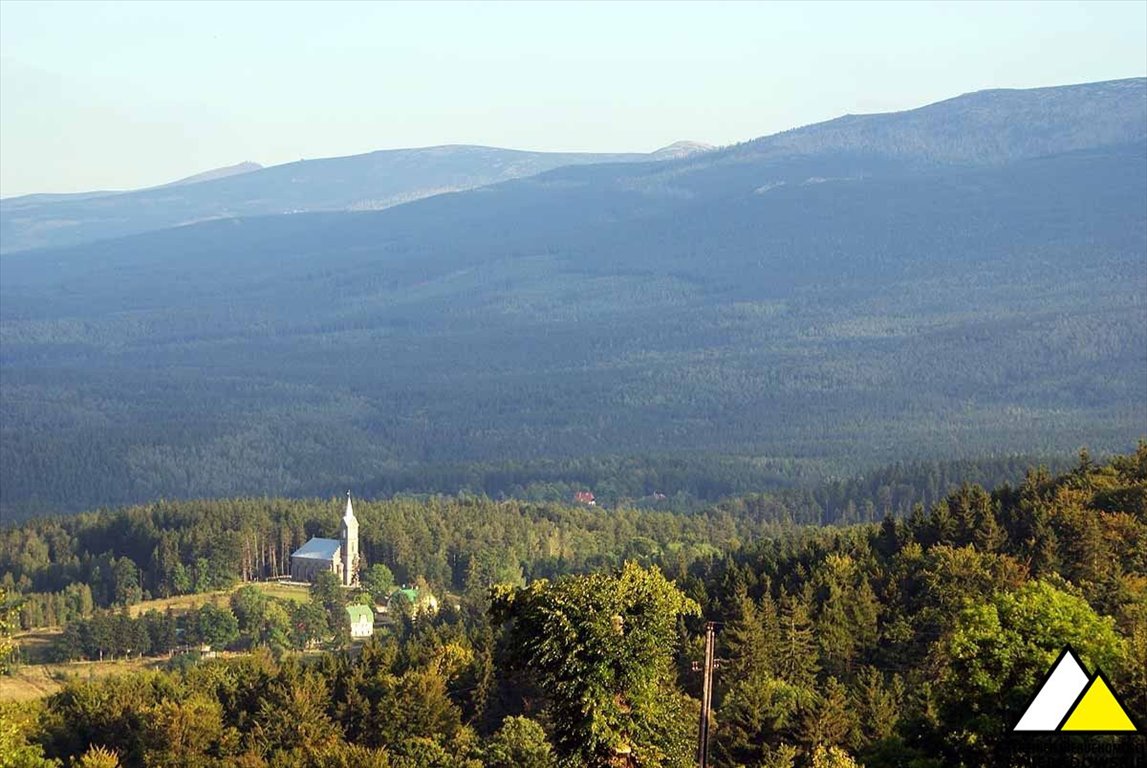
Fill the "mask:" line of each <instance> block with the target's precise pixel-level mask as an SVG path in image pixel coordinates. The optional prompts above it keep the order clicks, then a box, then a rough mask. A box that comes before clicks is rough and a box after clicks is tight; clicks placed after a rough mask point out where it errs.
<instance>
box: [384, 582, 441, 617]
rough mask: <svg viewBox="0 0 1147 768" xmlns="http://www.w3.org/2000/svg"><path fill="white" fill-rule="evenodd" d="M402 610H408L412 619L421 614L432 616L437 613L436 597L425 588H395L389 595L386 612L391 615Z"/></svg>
mask: <svg viewBox="0 0 1147 768" xmlns="http://www.w3.org/2000/svg"><path fill="white" fill-rule="evenodd" d="M403 611H409V612H410V618H412V619H416V618H418V617H419V616H420V615H423V614H425V615H427V616H433V615H434V614H436V613H438V598H436V597H435V596H434V595H432V594H431V593H430V591H429V590H425V589H417V588H415V587H402V588H401V589H396V590H394V592H393V593H392V594H391V595H390V601H389V603H388V605H387V613H389V614H390V615H392V616H393V615H395V614H399V613H402V612H403Z"/></svg>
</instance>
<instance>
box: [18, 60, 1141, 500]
mask: <svg viewBox="0 0 1147 768" xmlns="http://www.w3.org/2000/svg"><path fill="white" fill-rule="evenodd" d="M1136 83H1137V85H1136V86H1135V87H1134V88H1128V89H1126V90H1125V96H1124V97H1123V99H1122V100H1119V101H1118V109H1117V110H1115V111H1120V110H1122V112H1123V113H1126V115H1129V116H1130V117H1127V118H1126V119H1124V121H1123V123H1120V124H1125V125H1126V126H1127V128H1126V130H1125V131H1123V132H1122V133H1120V132H1118V131H1114V130H1107V129H1104V130H1100V131H1095V132H1093V133H1090V134H1089V131H1090V130H1091V128H1090V127H1089V126H1094V125H1096V124H1097V122H1102V121H1096V120H1094V119H1092V118H1091V117H1090V116H1089V113H1088V111H1087V109H1086V108H1085V107H1083V106H1080V105H1081V104H1086V103H1087V99H1088V98H1092V100H1093V103H1104V101H1105V99H1106V96H1103V95H1102V92H1106V91H1107V90H1109V89H1110V84H1099V85H1097V86H1095V89H1096V94H1093V96H1092V97H1087V95H1086V93H1082V94H1081V92H1080V91H1079V88H1080V87H1077V86H1073V87H1072V88H1071V89H1066V91H1067V92H1066V93H1065V94H1064V99H1065V104H1066V106H1065V105H1060V106H1059V107H1055V108H1054V109H1053V108H1050V107H1047V108H1041V111H1040V113H1041V114H1046V115H1051V117H1048V118H1046V119H1044V120H1043V122H1041V121H1040V120H1035V119H1033V121H1032V122H1031V123H1030V124H1028V129H1029V132H1030V133H1031V134H1032V135H1031V136H1027V135H1026V134H1025V133H1024V131H1022V130H1020V129H1019V128H1018V127H1014V128H1013V129H1012V130H1013V132H1014V136H1013V137H1012V138H1011V139H1009V140H1008V142H1005V143H1004V144H1003V145H1001V141H1000V139H999V137H997V136H994V135H990V134H989V133H985V130H986V129H984V128H983V127H978V126H983V125H985V123H983V121H982V120H980V122H977V123H975V124H974V125H973V127H972V128H967V127H965V129H963V130H966V131H967V133H966V134H965V135H963V136H962V137H961V136H960V135H956V134H954V133H952V132H951V131H947V132H945V131H939V129H937V131H938V137H937V139H936V143H935V146H931V145H928V144H927V143H926V142H924V141H923V140H920V141H918V142H916V145H915V147H916V148H915V149H914V150H913V152H912V153H907V152H905V151H900V150H897V149H896V147H899V146H901V144H902V143H903V141H902V138H901V137H903V136H905V135H909V134H911V131H909V130H908V129H906V128H903V127H899V126H897V124H896V119H895V116H887V117H886V118H883V121H884V128H882V133H881V135H884V136H893V137H895V138H894V139H890V140H888V141H883V142H879V141H874V140H870V139H867V138H866V139H864V140H861V139H856V140H848V141H845V140H844V139H841V140H839V141H835V142H833V143H831V144H830V145H829V146H828V147H827V148H826V149H824V150H822V151H814V150H810V149H808V148H807V146H805V147H802V148H801V149H800V151H796V152H793V153H791V154H787V155H786V154H782V153H780V151H779V150H776V149H768V150H767V151H763V150H762V146H763V145H766V144H768V141H767V140H762V141H761V142H754V143H750V144H747V145H741V146H739V147H733V148H729V149H726V150H721V151H717V152H712V153H708V154H705V155H701V156H696V157H692V158H684V159H681V160H671V161H665V162H660V163H632V164H610V165H594V166H585V167H572V168H571V167H566V168H561V169H557V170H553V171H550V172H547V173H543V174H540V175H536V176H532V177H529V178H524V179H518V180H514V181H510V182H506V183H503V184H498V185H494V186H489V187H484V188H482V189H479V190H474V191H470V192H464V193H457V194H446V195H440V196H437V197H433V198H430V199H427V200H422V201H419V202H415V203H411V204H408V205H402V206H398V207H394V208H391V209H388V210H385V211H378V212H364V213H323V214H306V215H300V216H291V217H267V218H255V219H236V220H229V221H216V222H208V223H205V224H201V225H196V226H191V227H183V228H179V229H176V230H170V231H166V232H156V233H148V234H144V235H138V236H135V237H131V238H126V239H122V240H117V241H109V242H102V243H96V244H91V245H88V246H84V247H79V248H73V249H60V250H54V251H35V252H25V253H17V254H9V255H7V256H5V258H4V259H3V260H0V268H2V269H3V281H2V283H0V331H2V333H3V337H2V338H3V346H2V348H0V349H2V358H0V366H2V371H3V374H4V376H3V392H4V398H3V402H2V404H0V416H2V417H3V418H2V419H0V430H2V432H0V435H2V437H3V440H2V441H0V449H2V451H3V455H2V456H0V459H2V461H0V505H4V506H7V507H9V508H13V509H15V508H21V509H26V508H30V507H35V506H36V505H41V506H42V505H53V504H59V505H67V506H75V507H82V506H89V505H91V504H94V503H97V502H118V501H127V500H134V499H146V498H150V497H153V496H157V495H165V496H201V495H228V494H236V493H264V492H266V493H301V492H307V491H312V490H322V489H325V488H328V487H331V486H339V487H342V486H344V485H346V484H347V483H359V482H364V481H367V480H369V479H371V478H374V477H377V476H379V475H382V474H385V473H387V472H391V471H395V470H397V469H399V468H406V467H417V466H428V465H434V464H441V463H447V462H471V461H484V462H501V461H507V460H528V459H535V458H563V457H577V456H591V455H604V454H612V455H619V454H674V455H683V456H688V455H711V454H737V455H744V456H752V457H757V458H759V459H761V460H765V459H769V460H772V459H777V460H786V461H795V462H803V463H804V465H806V466H810V467H814V468H817V469H819V470H820V471H840V470H841V469H847V470H854V471H855V470H856V469H859V468H863V467H864V466H867V465H870V464H873V463H885V462H890V461H895V460H898V459H903V458H907V457H908V456H911V457H913V458H955V457H961V456H970V455H978V454H983V453H998V452H1005V453H1006V452H1008V451H1015V450H1037V451H1040V452H1045V453H1046V452H1063V451H1073V450H1075V449H1077V448H1078V447H1079V446H1080V445H1082V444H1085V443H1086V444H1089V445H1090V446H1091V447H1092V448H1093V449H1095V450H1105V449H1113V448H1120V447H1124V446H1127V445H1130V444H1131V443H1132V442H1133V441H1134V440H1135V438H1136V437H1138V436H1140V435H1141V434H1142V432H1143V429H1144V425H1145V424H1147V395H1145V393H1144V390H1143V386H1142V385H1143V382H1144V381H1145V380H1147V355H1145V354H1144V350H1147V146H1145V142H1144V140H1143V138H1142V137H1143V136H1144V131H1143V126H1142V125H1141V124H1140V123H1138V122H1136V121H1135V119H1134V116H1135V115H1137V114H1138V115H1142V114H1143V111H1142V105H1143V101H1144V100H1145V99H1143V98H1142V97H1143V95H1144V93H1147V89H1145V86H1144V84H1143V81H1136ZM1084 90H1086V89H1084ZM1020 95H1021V96H1022V93H1021V94H1020ZM1054 95H1055V94H1054V93H1053V94H1050V95H1049V94H1048V93H1046V92H1043V91H1039V92H1033V93H1032V94H1031V98H1032V100H1033V101H1036V102H1039V103H1045V104H1046V102H1047V101H1048V99H1049V98H1051V97H1053V96H1054ZM967 98H968V99H969V100H972V101H974V102H976V103H977V104H978V106H977V110H973V111H974V112H976V113H977V114H981V115H982V114H987V113H990V114H992V115H994V117H993V118H992V121H990V122H989V123H986V125H993V124H1001V123H1005V122H1006V113H1007V111H1008V110H1016V111H1017V114H1021V115H1022V114H1030V110H1029V109H1027V108H1025V107H1024V106H1023V105H1024V104H1025V103H1026V102H1024V101H1023V100H1022V99H1020V102H1021V103H1020V104H1019V105H1017V104H1016V103H1015V101H1016V99H1017V98H1018V96H1017V95H1016V94H1012V93H1009V94H1004V95H1003V96H1001V97H1000V99H1002V100H997V99H996V98H994V97H992V96H990V95H988V96H985V95H982V94H976V95H974V96H972V97H967ZM1052 101H1054V98H1052ZM945 105H947V106H945ZM965 107H966V103H965V102H963V101H961V100H959V99H957V100H954V101H951V102H945V103H943V104H941V105H936V106H935V108H926V109H929V110H932V111H931V114H930V115H929V120H930V121H932V124H934V125H945V124H950V125H965V126H967V125H968V123H966V122H962V121H961V120H959V119H957V117H955V115H959V114H961V113H963V112H964V111H966V110H965V109H964V108H965ZM1069 107H1070V108H1069ZM1105 109H1108V110H1112V109H1114V108H1113V107H1111V106H1110V105H1108V106H1107V107H1105ZM944 110H950V111H951V112H952V114H953V115H954V116H952V117H950V118H949V119H947V120H945V119H944V115H943V112H944ZM985 110H986V112H985ZM916 112H919V110H918V111H916ZM904 119H905V120H908V121H910V122H912V121H916V120H919V115H918V114H916V113H911V112H910V113H905V117H904ZM977 119H978V120H979V118H977ZM1120 119H1123V118H1120ZM1144 122H1147V118H1144ZM807 130H810V131H814V132H815V131H823V130H824V129H823V128H822V127H815V126H814V127H812V128H810V129H807ZM834 130H837V129H834ZM861 130H862V132H864V131H869V129H868V128H863V129H861ZM913 130H915V129H913ZM953 130H954V129H953ZM920 135H924V134H920ZM1040 136H1045V137H1046V136H1050V137H1053V138H1050V139H1049V138H1039V137H1040ZM1088 136H1090V137H1091V138H1087V137H1088ZM1065 137H1066V138H1065ZM786 140H788V141H791V140H792V138H791V137H790V138H789V139H786ZM810 142H811V143H812V144H815V141H813V140H810ZM999 146H1007V147H1011V149H1009V150H1008V154H1007V155H1006V156H1005V155H1001V154H1000V152H1001V150H998V149H996V150H992V151H988V150H987V149H984V148H991V147H999ZM1049 146H1051V147H1052V148H1053V149H1056V150H1057V151H1055V152H1053V153H1051V154H1040V152H1039V151H1038V149H1037V147H1043V148H1047V147H1049ZM842 147H854V148H852V149H847V151H846V150H845V149H842ZM950 147H960V148H963V149H961V150H960V153H959V158H954V157H953V150H951V149H946V148H950ZM969 148H970V149H969ZM939 158H946V159H944V161H943V162H941V160H940V159H939ZM971 158H980V159H979V160H977V161H974V162H973V160H972V159H971ZM956 159H959V160H960V162H956V161H955V160H956Z"/></svg>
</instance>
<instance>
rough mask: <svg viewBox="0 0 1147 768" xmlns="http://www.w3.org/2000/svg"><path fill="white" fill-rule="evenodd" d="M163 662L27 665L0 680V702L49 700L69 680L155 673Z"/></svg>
mask: <svg viewBox="0 0 1147 768" xmlns="http://www.w3.org/2000/svg"><path fill="white" fill-rule="evenodd" d="M165 661H166V659H116V660H115V661H73V662H70V663H68V664H27V665H22V666H20V667H18V668H17V669H16V670H15V672H13V674H11V675H8V676H3V677H0V701H28V700H30V699H38V698H41V697H44V696H49V695H51V694H53V693H55V692H56V691H58V690H60V689H61V688H63V687H64V684H65V683H66V682H68V681H69V680H95V679H97V678H101V677H107V676H109V675H122V674H124V673H126V672H138V671H140V670H143V669H157V668H158V667H159V666H160V665H161V664H163V663H164V662H165Z"/></svg>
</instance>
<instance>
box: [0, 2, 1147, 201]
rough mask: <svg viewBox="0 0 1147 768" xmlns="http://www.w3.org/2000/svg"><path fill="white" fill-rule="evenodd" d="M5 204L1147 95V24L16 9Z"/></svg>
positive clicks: (1120, 6)
mask: <svg viewBox="0 0 1147 768" xmlns="http://www.w3.org/2000/svg"><path fill="white" fill-rule="evenodd" d="M0 57H2V63H0V195H3V196H5V197H7V196H11V195H17V194H25V193H29V192H47V191H52V192H65V191H79V190H89V189H123V188H132V187H141V186H147V185H151V184H158V183H162V182H166V181H170V180H173V179H175V178H178V177H181V176H186V175H190V174H192V173H196V172H199V171H202V170H206V169H208V168H212V167H217V166H222V165H229V164H231V163H235V162H239V161H242V160H255V161H257V162H261V163H264V164H266V165H270V164H274V163H281V162H287V161H291V160H297V159H299V158H300V157H311V158H314V157H327V156H335V155H347V154H354V153H359V152H367V151H371V150H374V149H384V148H394V147H411V146H426V145H433V144H446V143H473V144H487V145H493V146H502V147H513V148H520V149H540V150H587V151H648V150H652V149H655V148H657V147H659V146H662V145H665V144H669V143H671V142H673V141H676V140H678V139H693V140H697V141H705V142H709V143H712V144H729V143H733V142H737V141H743V140H746V139H750V138H753V137H756V136H761V135H765V134H769V133H775V132H776V131H780V130H785V129H787V128H791V127H794V126H797V125H803V124H807V123H810V122H816V121H819V120H825V119H829V118H832V117H836V116H838V115H841V114H845V113H849V112H874V111H888V110H897V109H906V108H911V107H915V106H920V105H922V104H925V103H928V102H932V101H937V100H940V99H944V98H948V97H951V96H955V95H958V94H960V93H965V92H968V91H974V90H980V89H983V88H999V87H1020V88H1022V87H1035V86H1043V85H1059V84H1065V83H1078V82H1088V81H1095V80H1108V79H1115V78H1122V77H1141V76H1143V75H1145V74H1147V3H1145V2H1142V1H1141V0H1135V1H1131V2H1115V3H1099V2H1085V3H1072V2H1053V3H971V2H959V3H907V2H895V3H876V4H869V3H860V2H847V3H830V2H821V3H798V4H787V3H767V4H766V3H761V4H757V3H728V4H718V3H707V4H691V3H665V4H662V3H654V2H642V3H626V4H615V3H587V4H581V3H536V4H527V3H501V4H454V3H424V4H416V5H407V4H399V3H380V4H374V3H366V2H353V3H272V2H257V3H222V2H194V3H144V2H130V3H109V2H91V1H88V2H82V3H49V2H18V1H16V0H3V1H2V2H0Z"/></svg>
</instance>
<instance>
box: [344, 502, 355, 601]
mask: <svg viewBox="0 0 1147 768" xmlns="http://www.w3.org/2000/svg"><path fill="white" fill-rule="evenodd" d="M342 539H343V540H342V554H343V584H344V585H345V586H348V587H349V586H353V585H354V584H357V583H358V520H357V519H355V516H354V508H353V507H352V506H351V503H350V491H347V492H346V513H345V514H344V515H343V536H342Z"/></svg>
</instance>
